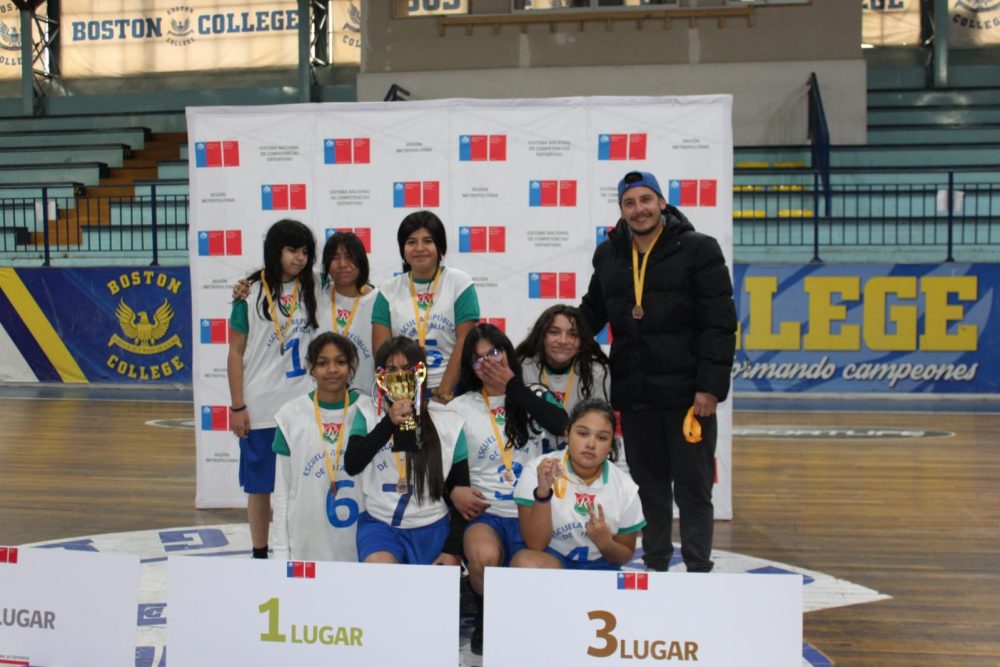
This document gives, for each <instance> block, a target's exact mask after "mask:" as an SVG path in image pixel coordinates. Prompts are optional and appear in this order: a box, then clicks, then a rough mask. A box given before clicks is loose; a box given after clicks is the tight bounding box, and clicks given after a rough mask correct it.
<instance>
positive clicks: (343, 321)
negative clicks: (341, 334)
mask: <svg viewBox="0 0 1000 667" xmlns="http://www.w3.org/2000/svg"><path fill="white" fill-rule="evenodd" d="M350 317H351V311H349V310H346V309H344V308H338V309H337V328H338V329H340V330H341V331H343V329H344V327H346V326H347V320H348V319H350Z"/></svg>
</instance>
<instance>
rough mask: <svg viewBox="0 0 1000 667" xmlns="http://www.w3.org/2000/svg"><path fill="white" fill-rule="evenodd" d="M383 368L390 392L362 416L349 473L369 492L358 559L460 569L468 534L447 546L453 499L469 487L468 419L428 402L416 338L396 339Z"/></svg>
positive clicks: (387, 347)
mask: <svg viewBox="0 0 1000 667" xmlns="http://www.w3.org/2000/svg"><path fill="white" fill-rule="evenodd" d="M375 364H376V367H377V371H376V378H377V382H378V385H379V387H380V388H381V389H382V394H383V395H380V398H379V401H378V403H379V406H378V408H377V409H376V410H375V413H374V414H373V415H372V417H371V418H368V417H364V418H361V417H360V416H359V418H358V419H355V421H354V423H353V426H352V430H351V437H350V440H349V442H348V446H347V454H346V457H345V465H346V469H347V473H348V474H351V475H360V477H361V480H362V488H363V489H364V494H365V508H366V509H365V511H364V512H362V513H361V516H360V518H359V521H358V533H357V546H358V557H359V558H360V560H361V561H363V562H366V563H414V564H419V565H428V564H431V563H436V564H451V565H457V564H458V562H459V558H458V556H457V555H456V554H458V553H459V551H460V536H458V540H452V542H451V543H450V544H448V545H446V544H445V542H446V540H447V539H448V538H449V535H450V534H451V525H450V521H449V515H448V506H447V504H446V503H445V498H446V497H447V494H448V492H449V491H450V490H451V489H452V488H453V487H454V486H456V485H457V484H466V485H467V484H468V478H469V472H468V464H467V463H466V459H467V457H468V447H467V445H466V439H465V434H464V433H463V431H462V418H461V417H460V416H459V415H458V414H456V413H455V412H454V411H453V410H451V409H449V408H448V407H446V406H443V405H440V404H436V403H433V402H431V401H429V400H428V398H429V397H428V396H427V395H426V393H427V392H425V385H424V381H425V377H426V375H425V374H426V372H427V370H426V366H425V364H426V357H425V356H424V353H423V350H421V349H420V346H419V345H417V343H416V342H415V341H412V340H410V339H409V338H405V337H403V336H398V337H396V338H391V339H389V340H388V341H386V342H385V343H384V344H383V345H382V346H381V347H379V349H378V351H377V352H376V354H375ZM383 408H384V409H383ZM379 417H380V418H381V419H380V420H379V421H377V422H376V421H375V420H376V419H377V418H379Z"/></svg>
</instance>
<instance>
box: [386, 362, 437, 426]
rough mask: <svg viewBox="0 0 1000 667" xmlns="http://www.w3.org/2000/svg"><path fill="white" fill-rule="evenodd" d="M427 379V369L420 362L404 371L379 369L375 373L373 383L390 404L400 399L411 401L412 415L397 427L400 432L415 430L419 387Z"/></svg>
mask: <svg viewBox="0 0 1000 667" xmlns="http://www.w3.org/2000/svg"><path fill="white" fill-rule="evenodd" d="M426 378H427V367H426V366H424V364H423V363H422V362H417V364H416V365H415V366H414V367H413V368H411V369H409V370H404V371H386V370H383V369H379V371H378V372H377V373H375V382H377V383H378V386H379V389H381V390H382V392H383V393H384V394H385V396H386V398H388V399H389V400H390V401H392V402H396V401H398V400H400V399H411V400H412V401H413V415H410V416H409V417H407V418H406V419H404V420H403V422H402V423H401V424H400V425H399V430H401V431H415V430H417V422H416V420H415V419H414V418H413V417H414V415H416V414H418V413H419V412H420V401H421V393H422V392H421V385H423V383H424V380H425V379H426Z"/></svg>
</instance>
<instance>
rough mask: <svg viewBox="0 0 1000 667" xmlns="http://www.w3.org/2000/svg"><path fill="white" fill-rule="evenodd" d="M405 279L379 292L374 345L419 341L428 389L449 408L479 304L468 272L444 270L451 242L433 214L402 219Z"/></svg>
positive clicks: (398, 237)
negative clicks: (396, 340)
mask: <svg viewBox="0 0 1000 667" xmlns="http://www.w3.org/2000/svg"><path fill="white" fill-rule="evenodd" d="M396 240H397V241H398V243H399V254H400V256H401V257H402V258H403V273H402V274H400V275H398V276H396V277H395V278H393V279H392V280H390V281H389V282H387V283H386V284H385V285H383V286H382V287H381V288H380V290H379V296H378V297H377V298H376V300H375V309H374V311H373V313H372V344H373V345H374V346H375V349H376V350H377V349H378V348H379V347H381V345H382V343H384V342H385V341H387V340H388V339H389V338H390V337H391V336H407V337H409V338H412V339H414V340H416V341H417V343H418V344H419V345H420V347H422V348H424V350H425V351H426V354H427V385H428V386H429V387H430V388H431V389H432V390H433V393H434V398H435V399H436V400H438V401H440V402H442V403H447V402H448V401H450V400H451V399H452V397H453V392H454V391H455V386H456V384H457V383H458V375H459V363H458V358H457V355H455V354H454V352H455V351H456V350H459V351H460V350H461V349H462V345H463V341H464V340H465V337H466V336H467V335H468V333H469V331H470V330H471V329H472V327H473V326H475V324H476V322H478V321H479V298H478V296H477V295H476V288H475V286H474V285H473V284H472V279H471V278H470V277H469V275H468V274H467V273H465V272H464V271H459V270H458V269H453V268H450V267H445V266H442V264H441V261H442V259H443V258H444V255H445V253H446V252H447V250H448V241H447V236H446V234H445V229H444V225H443V224H442V223H441V220H440V219H439V218H438V217H437V216H436V215H434V214H433V213H431V212H430V211H417V212H415V213H411V214H410V215H408V216H406V217H405V218H403V221H402V222H401V223H400V225H399V230H398V231H397V233H396Z"/></svg>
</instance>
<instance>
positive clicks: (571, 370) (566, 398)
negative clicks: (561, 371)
mask: <svg viewBox="0 0 1000 667" xmlns="http://www.w3.org/2000/svg"><path fill="white" fill-rule="evenodd" d="M575 378H576V369H575V368H574V367H573V366H570V367H569V379H568V380H566V393H565V394H563V399H562V405H563V408H565V409H566V410H569V395H570V392H572V391H573V380H574V379H575ZM542 384H544V385H545V386H546V387H548V386H549V383H548V373H546V372H545V367H544V366H543V367H542ZM549 389H551V387H549Z"/></svg>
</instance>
